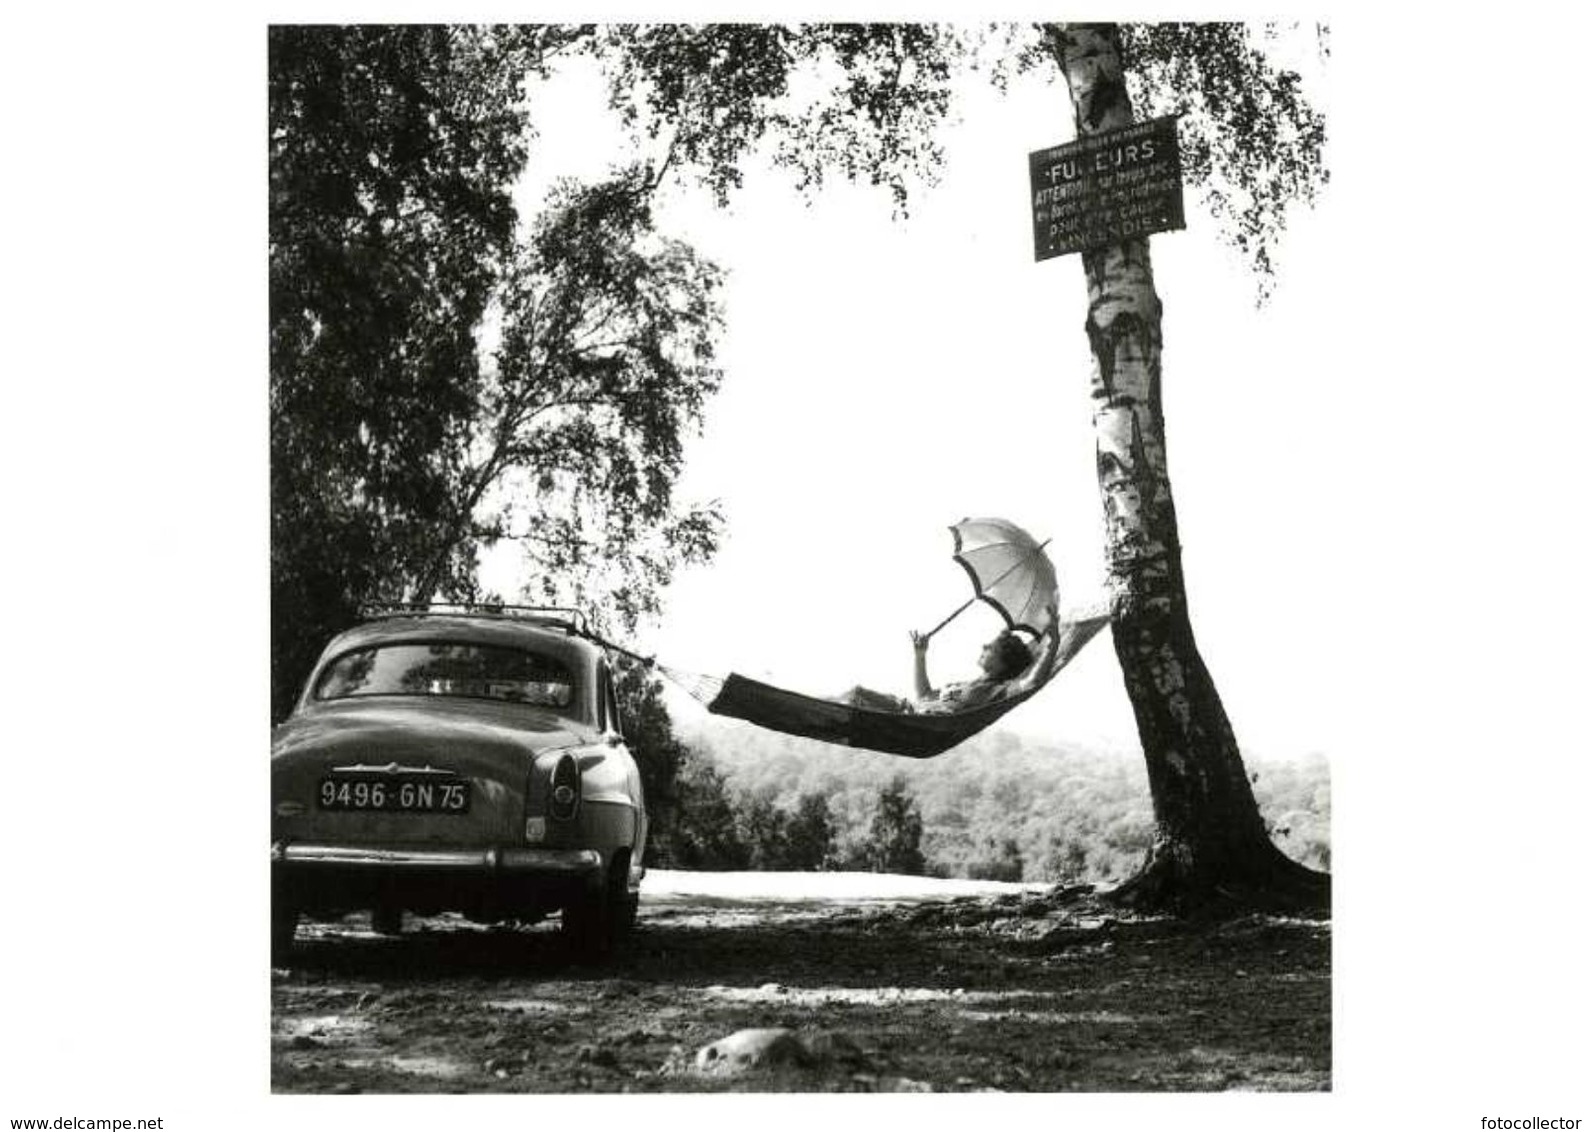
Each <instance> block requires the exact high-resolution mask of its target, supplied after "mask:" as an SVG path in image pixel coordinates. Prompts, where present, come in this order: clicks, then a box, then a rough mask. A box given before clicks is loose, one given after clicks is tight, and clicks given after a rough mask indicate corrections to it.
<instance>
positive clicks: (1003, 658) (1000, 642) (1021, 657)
mask: <svg viewBox="0 0 1592 1132" xmlns="http://www.w3.org/2000/svg"><path fill="white" fill-rule="evenodd" d="M991 643H992V644H993V645H994V646H995V659H996V661H997V662H998V664H999V665H1000V671H999V672H996V673H994V676H995V679H997V680H1010V679H1011V678H1012V677H1013V676H1016V675H1018V674H1019V673H1021V672H1022V671H1023V669H1025V668H1027V667H1028V666H1029V665H1030V664H1032V663H1034V654H1033V650H1031V649H1030V648H1029V647H1028V645H1027V644H1026V643H1024V641H1023V639H1022V638H1021V637H1019V636H1018V635H1017V634H1016V633H1013V632H1010V631H1007V632H1005V633H1002V634H1001V635H1000V636H998V637H996V638H995V640H994V641H992V642H991Z"/></svg>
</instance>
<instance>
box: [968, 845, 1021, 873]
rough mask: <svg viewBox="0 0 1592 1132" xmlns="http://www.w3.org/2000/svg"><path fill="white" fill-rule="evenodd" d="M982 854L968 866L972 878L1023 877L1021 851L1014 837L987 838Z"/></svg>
mask: <svg viewBox="0 0 1592 1132" xmlns="http://www.w3.org/2000/svg"><path fill="white" fill-rule="evenodd" d="M984 850H985V851H984V856H983V857H982V858H981V859H980V860H977V861H975V862H973V864H972V865H971V866H970V867H969V868H968V870H967V875H968V876H970V877H972V878H973V879H974V880H1001V881H1019V880H1022V879H1023V851H1022V848H1021V847H1020V846H1019V845H1018V844H1017V839H1016V838H1015V837H1002V838H1000V839H999V840H998V842H997V840H996V839H995V838H991V839H989V841H988V842H986V843H985V847H984Z"/></svg>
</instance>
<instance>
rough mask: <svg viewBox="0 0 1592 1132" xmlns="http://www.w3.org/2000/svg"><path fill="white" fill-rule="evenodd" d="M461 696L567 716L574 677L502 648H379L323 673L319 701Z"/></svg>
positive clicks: (556, 665) (541, 658)
mask: <svg viewBox="0 0 1592 1132" xmlns="http://www.w3.org/2000/svg"><path fill="white" fill-rule="evenodd" d="M352 696H462V697H466V698H470V699H487V700H506V701H508V702H510V703H517V704H534V705H536V706H537V707H548V708H556V709H558V710H560V711H567V710H568V709H569V708H570V706H571V705H572V704H574V702H575V676H574V674H573V673H572V672H571V671H570V670H569V667H568V666H567V665H566V664H564V662H563V661H561V660H558V659H556V658H554V657H550V656H545V655H543V654H541V653H534V652H527V651H526V650H524V649H516V648H507V647H504V646H502V645H475V644H449V643H437V644H404V645H379V646H377V647H375V648H368V649H359V650H357V651H355V652H349V653H344V654H343V655H342V656H340V657H338V658H337V659H336V660H334V661H332V663H331V664H328V665H327V666H326V670H325V671H324V672H322V673H321V678H320V680H319V681H317V682H316V685H315V698H316V699H318V700H341V699H347V698H349V697H352Z"/></svg>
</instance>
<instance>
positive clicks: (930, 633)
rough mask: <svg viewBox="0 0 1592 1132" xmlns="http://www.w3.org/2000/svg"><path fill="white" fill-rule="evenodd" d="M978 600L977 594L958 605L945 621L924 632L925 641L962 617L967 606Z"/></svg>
mask: <svg viewBox="0 0 1592 1132" xmlns="http://www.w3.org/2000/svg"><path fill="white" fill-rule="evenodd" d="M977 600H978V597H977V596H976V595H975V596H973V597H970V598H968V599H967V600H966V601H964V602H963V603H962V604H961V605H960V606H959V607H957V609H956V611H955V612H954V613H952V614H951V615H950V616H949V617H947V618H946V619H945V620H944V621H941V622H940V623H939V624H938V625H936V626H935V627H934V628H932V629H930V630H929V631H928V632H927V633H924V634H923V639H924V640H925V641H926V640H928V639H929V638H930V637H932V636H934V634H936V633H938V632H939V631H940V630H941V629H943V628H945V627H946V626H947V625H949V624H950V623H951V622H952V621H955V620H956V619H957V618H958V617H960V616H961V615H962V614H963V613H965V612H966V611H967V607H968V606H970V605H972V604H973V603H974V602H975V601H977Z"/></svg>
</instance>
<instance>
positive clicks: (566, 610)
mask: <svg viewBox="0 0 1592 1132" xmlns="http://www.w3.org/2000/svg"><path fill="white" fill-rule="evenodd" d="M428 614H443V615H444V616H447V617H480V618H483V619H485V620H494V621H529V622H531V623H532V624H535V625H546V626H550V627H552V628H557V629H564V630H566V631H567V632H570V633H576V634H578V635H580V636H586V635H587V633H588V628H587V625H586V614H585V613H584V612H582V611H581V610H579V609H575V608H574V607H572V606H564V605H508V604H505V603H503V602H496V601H475V602H459V601H384V602H373V603H371V604H368V605H364V606H361V607H360V610H359V615H360V616H361V617H362V618H364V619H365V620H367V621H380V620H386V619H388V618H392V617H424V616H426V615H428Z"/></svg>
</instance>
